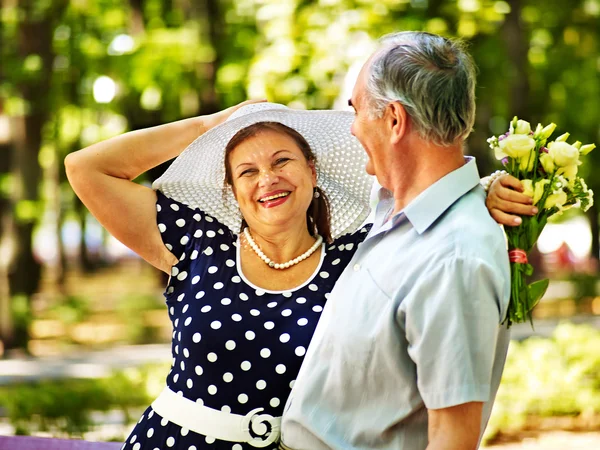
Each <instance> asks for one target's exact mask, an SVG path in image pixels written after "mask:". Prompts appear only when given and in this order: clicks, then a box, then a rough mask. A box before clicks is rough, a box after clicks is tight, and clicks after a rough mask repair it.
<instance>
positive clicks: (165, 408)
mask: <svg viewBox="0 0 600 450" xmlns="http://www.w3.org/2000/svg"><path fill="white" fill-rule="evenodd" d="M152 409H153V410H154V411H156V413H157V414H158V415H160V416H161V417H163V418H165V419H167V420H168V421H170V422H173V423H175V424H177V425H179V426H180V427H182V428H187V429H188V430H191V431H194V432H196V433H199V434H203V435H204V436H210V437H213V438H215V439H220V440H222V441H229V442H246V443H248V444H250V445H251V446H253V447H266V446H267V445H270V444H272V443H273V442H275V441H277V440H279V427H280V425H281V417H273V416H270V415H269V414H258V413H260V412H261V411H263V408H256V409H253V410H252V411H250V412H249V413H248V414H246V415H245V416H242V415H239V414H231V413H226V412H223V411H219V410H217V409H213V408H209V407H207V406H204V405H200V404H198V403H196V402H194V401H192V400H189V399H187V398H185V397H183V396H181V395H177V394H176V393H175V392H173V391H172V390H171V389H169V388H168V387H166V388H165V389H164V390H163V391H162V392H161V394H160V395H159V396H158V398H157V399H156V400H154V402H152ZM267 423H268V424H270V425H271V429H270V430H269V427H267V425H266V424H267ZM251 432H252V433H251Z"/></svg>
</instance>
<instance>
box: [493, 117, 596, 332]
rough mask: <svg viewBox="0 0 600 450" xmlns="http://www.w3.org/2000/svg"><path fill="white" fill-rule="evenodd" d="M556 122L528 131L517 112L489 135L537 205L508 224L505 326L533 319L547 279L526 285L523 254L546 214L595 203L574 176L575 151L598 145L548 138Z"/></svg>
mask: <svg viewBox="0 0 600 450" xmlns="http://www.w3.org/2000/svg"><path fill="white" fill-rule="evenodd" d="M555 128H556V124H554V123H552V124H550V125H548V126H546V127H543V126H542V125H541V124H538V126H537V128H536V129H535V131H532V130H531V125H530V124H529V122H526V121H524V120H518V119H517V117H515V118H514V119H513V120H512V122H511V123H510V128H509V131H508V132H507V133H506V134H503V135H501V136H493V137H491V138H489V139H488V143H489V144H490V148H491V149H492V150H494V152H495V156H496V158H497V159H498V160H501V161H502V165H503V166H504V168H505V170H506V171H507V172H508V173H509V174H511V175H513V176H514V177H516V178H518V179H519V180H521V183H522V184H523V188H524V193H525V194H527V195H529V196H530V197H532V199H533V204H534V205H536V206H537V208H538V213H537V214H536V215H535V216H532V217H523V221H522V223H521V225H519V226H518V227H511V228H507V229H506V235H507V239H508V250H509V259H510V266H511V295H510V303H509V306H508V315H507V317H506V322H507V323H508V326H509V327H510V326H511V325H512V324H513V323H515V322H517V323H519V322H525V321H526V320H529V321H530V322H531V323H532V325H533V321H532V310H533V308H534V306H535V305H536V304H537V303H538V302H539V301H540V299H541V298H542V296H543V295H544V293H545V292H546V289H547V288H548V283H549V281H548V280H540V281H536V282H534V283H531V284H529V285H528V284H527V283H526V282H525V277H526V276H530V275H531V274H532V273H533V267H532V266H531V264H529V262H528V260H527V255H528V253H529V252H530V251H531V249H532V248H533V246H534V245H535V243H536V242H537V240H538V238H539V236H540V234H541V232H542V230H543V229H544V226H545V225H546V222H547V221H548V218H550V217H551V216H553V215H554V214H562V212H563V211H565V210H566V209H568V208H571V207H573V206H576V207H580V208H581V209H582V210H583V211H584V212H585V211H587V210H588V209H589V208H590V206H592V204H593V195H594V193H593V192H592V190H591V189H588V187H587V185H586V183H585V181H584V179H583V178H581V177H578V176H577V170H578V168H579V165H580V164H581V161H580V160H579V157H580V156H582V155H587V154H588V153H589V152H591V151H592V150H593V149H594V148H596V145H595V144H587V145H582V144H581V142H579V141H577V142H574V143H573V144H568V143H567V139H568V138H569V133H565V134H563V135H561V136H559V137H557V138H556V139H555V140H554V141H551V142H547V141H548V138H549V137H550V135H551V134H552V133H553V132H554V129H555Z"/></svg>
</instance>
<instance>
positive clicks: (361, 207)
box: [152, 103, 373, 238]
mask: <svg viewBox="0 0 600 450" xmlns="http://www.w3.org/2000/svg"><path fill="white" fill-rule="evenodd" d="M353 120H354V114H353V113H352V112H350V111H331V110H321V111H302V110H294V109H290V108H288V107H287V106H284V105H280V104H276V103H254V104H250V105H246V106H243V107H242V108H240V109H238V110H237V111H235V112H234V113H233V114H232V115H231V116H230V117H229V118H228V119H227V120H226V121H225V122H224V123H222V124H220V125H218V126H216V127H214V128H212V129H211V130H209V131H207V132H206V133H204V134H202V135H201V136H200V137H198V138H197V139H196V140H195V141H194V142H192V143H191V144H190V145H189V146H188V147H187V148H186V149H185V150H184V151H183V152H182V153H181V154H180V155H179V156H178V157H177V159H175V161H173V163H172V164H171V166H170V167H169V168H168V169H167V170H166V172H165V173H164V174H163V175H162V176H161V177H160V178H158V179H157V180H156V181H155V182H154V183H153V184H152V188H153V189H156V190H160V191H161V192H162V193H163V194H165V195H166V196H167V197H169V198H172V199H174V200H177V201H180V202H182V203H184V204H186V205H188V206H190V207H192V208H199V209H200V210H202V211H204V212H205V213H207V214H209V215H211V216H213V217H214V218H215V219H217V220H219V221H220V222H221V223H223V224H224V225H226V226H227V227H228V228H229V229H230V230H231V231H232V232H233V233H235V234H237V233H239V232H240V227H241V219H242V217H241V214H240V210H239V207H238V203H237V201H236V200H235V197H234V196H233V192H232V191H231V188H230V187H228V186H226V183H225V147H226V146H227V143H228V142H229V141H230V139H231V138H232V137H233V136H234V135H235V134H236V133H237V132H238V131H239V130H241V129H242V128H246V127H248V126H250V125H252V124H255V123H258V122H278V123H282V124H284V125H287V126H288V127H290V128H293V129H294V130H296V131H298V132H299V133H300V134H301V135H302V136H304V138H305V139H306V141H307V142H308V144H309V145H310V147H311V149H312V151H313V153H314V154H315V156H316V158H317V164H316V169H317V184H318V186H319V187H320V188H321V189H323V191H325V193H326V194H327V197H328V198H329V202H330V207H331V235H332V237H333V238H336V237H339V236H342V235H344V234H346V233H350V232H353V231H354V230H355V229H356V228H358V227H359V226H360V225H361V224H362V223H363V222H364V221H365V219H366V218H367V216H368V215H369V212H370V205H369V198H370V193H371V187H372V185H373V177H371V176H369V175H368V174H367V173H366V172H365V164H366V162H367V155H366V153H365V151H364V149H363V147H362V145H361V144H360V143H359V142H358V140H357V139H356V138H355V137H354V136H352V134H350V126H351V125H352V121H353Z"/></svg>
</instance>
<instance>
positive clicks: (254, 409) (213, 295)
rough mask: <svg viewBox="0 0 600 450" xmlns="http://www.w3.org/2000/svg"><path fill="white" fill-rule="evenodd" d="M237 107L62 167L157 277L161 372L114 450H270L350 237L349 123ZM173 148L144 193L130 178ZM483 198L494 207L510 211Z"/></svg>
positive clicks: (353, 205) (361, 208) (143, 134)
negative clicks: (162, 310) (160, 284)
mask: <svg viewBox="0 0 600 450" xmlns="http://www.w3.org/2000/svg"><path fill="white" fill-rule="evenodd" d="M248 103H252V102H245V103H244V104H241V105H238V106H236V107H233V108H229V109H227V110H224V111H222V112H220V113H218V114H214V115H211V116H205V117H198V118H193V119H187V120H183V121H179V122H174V123H171V124H167V125H163V126H160V127H156V128H150V129H146V130H141V131H134V132H130V133H126V134H124V135H122V136H118V137H115V138H112V139H109V140H107V141H104V142H101V143H98V144H94V145H92V146H90V147H88V148H86V149H84V150H81V151H79V152H76V153H73V154H71V155H69V156H68V157H67V159H66V161H65V164H66V168H67V174H68V177H69V181H70V182H71V184H72V186H73V189H74V190H75V192H76V193H77V195H78V196H79V197H80V198H81V199H82V200H83V202H84V203H85V204H86V206H87V207H88V208H89V210H90V211H91V212H92V213H93V214H94V216H95V217H96V218H97V219H98V220H99V221H100V222H101V223H102V224H103V225H104V226H105V227H106V229H107V230H108V231H110V232H111V233H112V234H113V235H114V236H115V237H116V238H118V239H119V240H120V241H121V242H123V243H124V244H125V245H127V246H128V247H129V248H131V249H132V250H133V251H135V252H136V253H138V254H139V255H140V256H141V257H142V258H144V259H145V260H146V261H148V262H149V263H150V264H152V265H154V266H155V267H157V268H159V269H160V270H163V271H164V272H166V273H169V274H170V275H171V277H170V279H169V282H168V284H167V287H166V291H165V294H164V295H165V297H166V303H167V308H168V312H169V317H170V319H171V321H172V323H173V339H172V354H173V364H172V368H171V371H170V372H169V374H168V376H167V381H166V387H165V389H164V391H163V392H162V393H161V394H160V396H159V397H158V398H157V399H156V400H155V401H154V402H153V403H152V405H151V406H150V407H149V408H148V409H147V410H146V411H145V413H144V414H143V416H142V417H141V419H140V421H139V422H138V424H137V425H136V427H135V429H134V430H133V431H132V433H131V435H130V436H129V438H128V439H127V441H126V443H125V445H124V448H126V449H133V450H140V449H150V450H153V449H155V448H158V449H169V448H176V449H185V450H196V449H228V450H232V449H233V450H240V449H250V448H254V447H262V448H269V449H275V448H277V440H278V437H279V423H280V416H281V415H282V412H283V411H282V410H283V405H284V404H285V401H286V399H287V397H288V395H289V392H290V388H291V386H292V385H293V383H294V379H295V377H296V375H297V373H298V371H299V369H300V364H301V363H302V360H303V357H304V354H305V351H306V348H307V347H308V344H309V341H310V339H311V337H312V334H313V332H314V329H315V326H316V324H317V321H318V319H319V316H320V314H321V311H322V310H323V306H324V304H325V301H326V297H327V294H328V292H330V291H331V289H332V287H333V285H334V283H335V281H336V280H337V278H338V277H339V275H340V274H341V272H342V270H343V269H344V267H345V266H346V265H347V264H348V262H349V261H350V259H351V258H352V255H353V254H354V251H355V249H356V247H357V245H358V244H360V242H362V240H363V239H364V236H365V234H366V231H367V228H361V229H359V226H360V225H361V224H362V223H363V222H364V221H365V219H366V217H367V215H368V212H369V194H370V190H371V184H372V179H371V178H370V177H368V176H367V175H366V173H365V171H364V165H365V162H366V155H365V153H364V151H363V150H362V148H361V146H360V144H359V143H358V141H357V140H355V139H354V138H353V137H352V136H351V135H350V125H351V123H352V120H353V115H352V114H351V113H347V112H339V111H293V110H290V109H288V108H286V107H284V106H281V105H273V104H268V103H258V104H248ZM198 136H200V137H198ZM196 138H197V139H196ZM192 141H193V142H192ZM190 143H191V145H189V144H190ZM188 145H189V147H188V148H187V149H185V148H186V147H187V146H188ZM184 149H185V151H183V150H184ZM180 154H181V155H180ZM178 155H180V156H179V157H178V159H177V160H176V161H175V162H174V163H173V164H172V165H171V167H170V168H169V169H168V170H167V172H166V173H165V174H164V175H163V176H162V177H161V178H160V179H159V180H157V182H155V185H154V188H155V189H157V190H153V189H150V188H148V187H144V186H142V185H139V184H136V183H134V182H133V181H132V180H133V179H135V178H136V177H137V176H138V175H140V174H141V173H143V172H145V171H146V170H148V169H150V168H152V167H154V166H156V165H158V164H160V163H162V162H164V161H167V160H169V159H171V158H173V157H176V156H178ZM494 186H497V185H494ZM497 191H498V193H499V194H500V195H496V196H495V197H494V198H495V199H496V203H495V205H497V206H498V207H499V209H501V210H503V211H504V212H525V211H523V210H519V208H521V209H523V208H525V207H524V206H523V205H515V204H513V203H511V202H508V203H503V201H502V200H501V198H500V196H504V197H505V198H506V197H507V194H506V191H508V189H506V188H502V187H500V186H498V187H497ZM511 195H512V194H511ZM508 200H513V198H509V199H508ZM527 208H528V209H527V212H528V210H529V207H527ZM357 230H358V231H357Z"/></svg>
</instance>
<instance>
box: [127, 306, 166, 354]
mask: <svg viewBox="0 0 600 450" xmlns="http://www.w3.org/2000/svg"><path fill="white" fill-rule="evenodd" d="M158 308H161V309H164V303H162V302H161V301H160V300H159V299H157V297H156V296H152V295H132V296H127V297H124V298H122V299H121V300H120V301H119V302H118V303H117V309H116V313H117V316H118V317H119V318H120V319H121V321H122V322H123V323H124V324H125V326H126V333H125V334H126V336H127V342H130V343H132V344H150V343H153V342H157V341H158V340H159V339H158V332H159V330H158V329H157V328H156V327H153V326H151V325H149V324H148V323H147V321H146V320H145V318H144V314H143V313H144V312H146V311H152V310H156V309H158ZM165 313H166V312H165Z"/></svg>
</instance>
